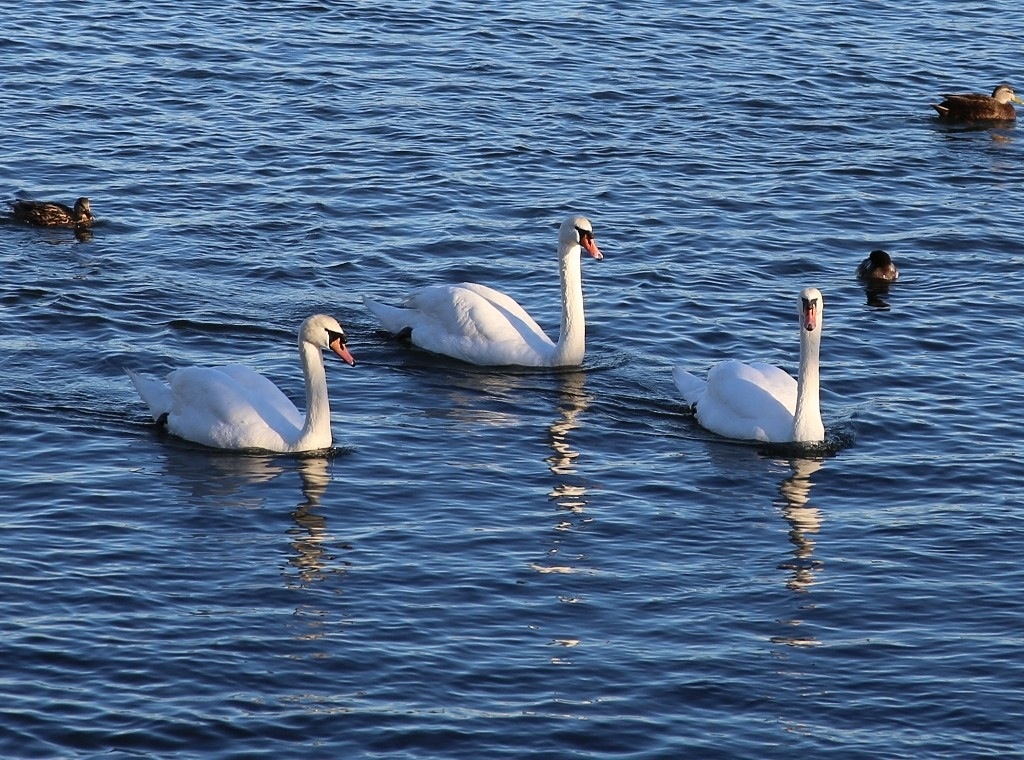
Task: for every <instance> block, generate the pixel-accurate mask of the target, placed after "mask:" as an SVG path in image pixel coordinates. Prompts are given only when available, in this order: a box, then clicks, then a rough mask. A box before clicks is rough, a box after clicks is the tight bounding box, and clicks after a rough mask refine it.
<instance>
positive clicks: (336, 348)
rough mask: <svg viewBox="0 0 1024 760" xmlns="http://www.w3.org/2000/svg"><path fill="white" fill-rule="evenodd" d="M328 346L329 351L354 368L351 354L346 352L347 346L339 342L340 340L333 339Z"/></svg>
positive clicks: (354, 363)
mask: <svg viewBox="0 0 1024 760" xmlns="http://www.w3.org/2000/svg"><path fill="white" fill-rule="evenodd" d="M330 345H331V350H332V351H333V352H334V353H336V354H337V355H338V356H340V357H341V358H342V359H344V360H345V361H346V362H347V363H348V364H349V365H350V366H352V367H354V366H356V360H355V357H354V356H352V354H351V352H350V351H349V350H348V346H346V345H345V344H344V343H342V342H341V338H335V339H334V340H332V341H331V344H330Z"/></svg>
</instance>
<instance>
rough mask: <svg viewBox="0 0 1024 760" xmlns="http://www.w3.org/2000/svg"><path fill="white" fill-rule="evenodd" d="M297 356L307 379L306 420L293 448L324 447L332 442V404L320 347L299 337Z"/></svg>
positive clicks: (309, 448)
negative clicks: (328, 396) (328, 393)
mask: <svg viewBox="0 0 1024 760" xmlns="http://www.w3.org/2000/svg"><path fill="white" fill-rule="evenodd" d="M299 359H300V360H301V361H302V374H303V375H304V376H305V378H306V422H305V424H304V425H303V426H302V432H301V433H299V440H298V441H296V445H295V448H296V449H297V450H300V451H302V450H311V449H326V448H328V447H330V445H331V403H330V400H329V399H328V398H327V373H326V372H325V371H324V358H323V355H322V354H321V353H320V349H319V348H317V347H316V346H314V345H313V344H312V343H309V342H307V341H304V340H302V338H299Z"/></svg>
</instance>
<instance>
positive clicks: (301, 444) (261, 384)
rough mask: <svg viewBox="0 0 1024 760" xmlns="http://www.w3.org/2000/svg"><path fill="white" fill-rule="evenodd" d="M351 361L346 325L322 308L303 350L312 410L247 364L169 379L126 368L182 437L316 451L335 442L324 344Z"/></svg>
mask: <svg viewBox="0 0 1024 760" xmlns="http://www.w3.org/2000/svg"><path fill="white" fill-rule="evenodd" d="M325 348H329V349H331V350H332V351H334V352H335V353H336V354H338V356H340V357H341V358H342V359H344V360H345V361H346V362H348V363H349V364H354V363H355V361H354V359H352V355H351V354H350V353H349V351H348V348H347V347H346V346H345V332H344V330H343V329H342V327H341V325H340V324H338V322H337V321H336V320H334V319H333V318H332V317H328V316H325V315H322V314H317V315H314V316H312V317H310V318H309V319H307V320H305V321H304V322H303V323H302V326H301V327H300V329H299V356H300V358H301V360H302V365H303V374H304V376H305V380H306V414H305V415H304V414H302V413H301V412H300V411H299V410H298V409H297V408H296V407H295V405H294V404H293V403H292V402H291V401H290V400H289V399H288V397H287V396H285V395H284V393H282V392H281V390H280V389H279V388H278V387H277V386H276V385H274V384H273V383H272V382H271V381H270V380H268V379H267V378H266V377H264V376H263V375H261V374H259V373H258V372H254V371H253V370H251V369H249V368H248V367H244V366H241V365H228V366H222V367H184V368H182V369H178V370H174V371H173V372H171V373H170V374H168V375H167V379H166V382H163V381H160V380H157V379H154V378H151V377H147V376H145V375H140V374H138V373H136V372H132V371H131V370H127V372H128V376H129V377H130V378H131V380H132V383H133V384H134V385H135V388H136V390H137V391H138V392H139V395H140V396H141V397H142V400H143V401H145V402H146V404H147V406H149V408H150V412H151V413H152V415H153V419H155V420H164V421H165V422H166V425H167V430H168V432H170V433H172V434H173V435H176V436H178V437H180V438H185V439H186V440H189V441H193V442H195V443H201V444H203V445H205V446H212V447H215V448H220V449H259V450H264V451H273V452H282V453H287V452H299V451H315V450H318V449H325V448H329V447H330V445H331V440H332V436H331V411H330V404H329V401H328V396H327V377H326V373H325V370H324V365H323V357H322V356H321V353H320V352H321V350H322V349H325Z"/></svg>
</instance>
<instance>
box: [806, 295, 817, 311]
mask: <svg viewBox="0 0 1024 760" xmlns="http://www.w3.org/2000/svg"><path fill="white" fill-rule="evenodd" d="M803 302H804V311H812V310H814V311H817V309H818V299H817V298H804V299H803Z"/></svg>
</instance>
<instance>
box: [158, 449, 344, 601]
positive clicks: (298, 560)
mask: <svg viewBox="0 0 1024 760" xmlns="http://www.w3.org/2000/svg"><path fill="white" fill-rule="evenodd" d="M163 452H164V455H165V457H166V459H165V470H166V473H167V475H169V476H170V477H171V479H172V481H174V482H175V484H176V485H177V486H178V487H179V488H180V489H181V490H182V491H184V492H185V493H186V494H187V495H188V497H189V501H190V503H192V504H194V505H195V506H200V507H218V508H222V509H223V508H242V509H263V508H270V509H275V508H276V504H274V503H273V502H272V501H271V500H272V499H274V498H276V497H279V496H280V495H281V494H282V493H283V494H292V495H291V497H290V498H288V500H289V501H292V499H294V497H295V496H294V492H293V491H291V490H290V489H289V488H288V487H287V486H286V485H285V486H274V487H268V486H269V484H270V483H271V482H272V481H275V480H277V479H278V478H279V477H281V476H282V475H291V474H292V473H297V474H298V476H299V481H300V489H301V494H302V498H301V500H300V501H299V502H298V503H297V504H295V506H294V507H293V508H292V509H291V511H290V515H291V518H292V520H293V521H294V524H293V525H291V526H290V527H288V528H287V529H286V534H287V536H288V538H289V543H290V545H291V547H292V549H293V551H294V554H292V556H290V557H289V558H288V564H289V565H290V566H291V567H293V568H295V570H296V574H295V575H294V577H292V578H289V579H288V586H289V587H290V588H295V587H301V586H307V585H309V584H310V583H312V582H314V581H320V580H323V579H324V578H325V577H327V576H329V575H336V574H344V573H345V572H347V570H348V563H347V562H344V563H340V564H339V563H338V561H337V557H336V556H335V555H334V554H332V553H331V550H330V549H329V547H338V546H339V544H337V542H336V541H334V540H333V539H332V537H331V536H330V534H329V533H328V530H327V523H326V520H325V519H324V517H323V515H322V514H321V513H320V510H319V508H320V502H321V500H322V498H323V496H324V494H325V493H326V492H327V488H328V485H329V484H330V481H331V477H330V465H331V463H332V462H333V461H334V459H335V458H336V457H337V456H341V455H344V450H341V449H334V450H332V452H331V454H330V455H328V456H325V455H323V454H316V455H306V456H286V457H282V456H262V455H254V456H249V455H244V454H238V453H233V452H220V451H216V450H212V449H208V448H201V447H198V446H193V445H191V444H187V443H179V442H176V441H171V442H169V444H168V445H167V446H166V447H165V448H164V449H163ZM268 502H271V503H270V504H269V505H268ZM293 503H294V502H293ZM340 546H341V548H348V546H347V545H344V544H341V545H340Z"/></svg>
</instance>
